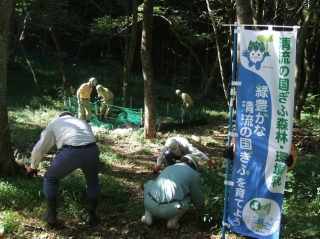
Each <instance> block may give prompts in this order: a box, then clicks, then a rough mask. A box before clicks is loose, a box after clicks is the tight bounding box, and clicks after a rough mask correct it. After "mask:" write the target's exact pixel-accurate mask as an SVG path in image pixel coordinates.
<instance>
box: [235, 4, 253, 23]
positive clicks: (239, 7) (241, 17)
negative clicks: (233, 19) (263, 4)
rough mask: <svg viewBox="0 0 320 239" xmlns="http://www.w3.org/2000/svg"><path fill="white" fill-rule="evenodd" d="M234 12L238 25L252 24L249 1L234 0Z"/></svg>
mask: <svg viewBox="0 0 320 239" xmlns="http://www.w3.org/2000/svg"><path fill="white" fill-rule="evenodd" d="M236 12H237V22H238V23H239V24H253V20H252V18H253V17H252V10H251V4H250V1H248V0H236Z"/></svg>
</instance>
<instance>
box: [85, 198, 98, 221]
mask: <svg viewBox="0 0 320 239" xmlns="http://www.w3.org/2000/svg"><path fill="white" fill-rule="evenodd" d="M97 205H98V199H90V198H88V209H89V210H88V211H89V214H88V217H87V224H88V225H91V224H93V223H96V222H98V221H100V218H99V217H98V216H97V215H96V209H97Z"/></svg>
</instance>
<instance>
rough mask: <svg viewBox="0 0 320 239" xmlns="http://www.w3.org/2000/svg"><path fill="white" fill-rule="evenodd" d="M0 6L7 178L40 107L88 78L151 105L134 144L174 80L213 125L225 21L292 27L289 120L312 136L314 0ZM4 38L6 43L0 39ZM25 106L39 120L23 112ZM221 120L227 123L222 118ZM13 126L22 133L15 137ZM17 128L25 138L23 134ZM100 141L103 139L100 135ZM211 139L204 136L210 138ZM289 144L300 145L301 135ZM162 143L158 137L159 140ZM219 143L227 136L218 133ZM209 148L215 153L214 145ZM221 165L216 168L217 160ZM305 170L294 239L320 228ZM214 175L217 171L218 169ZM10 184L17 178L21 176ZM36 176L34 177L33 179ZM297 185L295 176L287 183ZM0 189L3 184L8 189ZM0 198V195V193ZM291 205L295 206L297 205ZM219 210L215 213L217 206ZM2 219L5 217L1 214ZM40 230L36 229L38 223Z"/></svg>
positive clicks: (219, 104)
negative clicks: (302, 211)
mask: <svg viewBox="0 0 320 239" xmlns="http://www.w3.org/2000/svg"><path fill="white" fill-rule="evenodd" d="M0 4H1V6H0V15H1V20H0V27H1V29H3V30H2V31H1V34H2V35H1V36H2V38H1V39H0V40H1V41H0V58H1V64H0V67H1V69H0V111H1V112H0V113H1V118H0V132H1V134H0V173H1V175H4V176H15V175H19V173H20V172H21V171H19V165H20V164H17V154H16V150H17V149H18V150H19V151H20V154H19V155H20V156H19V157H20V159H22V161H23V160H27V158H28V157H29V155H30V150H31V149H32V145H33V144H34V143H35V142H36V140H37V138H38V137H39V133H40V132H41V129H43V127H45V123H47V121H46V120H45V119H42V117H43V116H41V117H39V114H40V115H42V113H43V112H47V113H46V115H45V116H44V118H46V119H48V118H49V116H52V115H53V113H52V111H53V112H54V113H56V111H55V110H59V109H60V110H61V109H62V108H63V105H62V103H63V101H64V99H65V98H66V97H68V96H73V95H74V94H75V90H76V89H77V88H78V87H79V85H80V84H82V83H83V82H85V81H87V79H89V78H90V77H92V76H94V77H96V78H97V79H98V81H99V83H101V84H102V85H105V86H106V87H108V88H110V89H112V91H113V92H114V93H115V95H116V97H119V98H121V99H122V104H123V105H124V106H128V104H129V99H130V98H131V97H132V98H133V107H134V108H144V109H145V110H146V112H150V115H148V114H147V115H146V119H145V122H146V126H145V128H144V132H143V135H141V134H142V133H141V132H140V134H138V136H137V138H138V142H142V141H143V140H142V138H144V139H148V138H150V139H152V138H155V139H157V138H159V135H158V134H157V132H156V127H155V117H154V115H155V112H156V109H157V107H156V106H157V104H158V103H159V102H160V104H161V102H167V101H170V102H172V103H173V104H178V102H179V99H177V97H176V96H175V95H174V91H175V89H177V88H180V89H182V90H183V91H186V92H188V93H190V94H192V96H193V98H194V100H195V101H196V102H197V104H199V105H201V106H204V107H206V109H207V114H208V117H209V116H211V121H210V120H209V121H210V122H214V124H217V122H219V120H220V119H221V117H220V113H221V114H222V115H225V117H227V116H228V112H227V111H228V107H229V105H228V103H229V88H230V81H231V75H232V67H231V66H232V64H231V60H232V56H233V54H232V47H233V27H232V26H225V25H224V24H231V25H232V24H233V23H234V22H238V23H245V24H255V25H257V26H258V25H262V24H263V25H278V26H281V25H284V26H294V25H298V26H300V29H299V31H298V42H297V56H296V59H297V62H296V79H295V113H294V117H295V120H296V124H299V123H301V122H303V120H305V118H304V117H307V125H308V127H305V126H306V125H305V124H303V128H304V129H306V130H307V129H312V130H307V131H308V132H307V133H305V132H304V133H302V134H303V135H304V136H307V137H312V140H310V142H314V143H316V142H318V136H319V134H318V131H317V126H316V125H317V123H318V121H317V120H315V119H317V118H316V117H315V115H316V114H317V113H318V110H319V97H318V95H319V91H320V88H319V80H320V79H319V75H320V74H319V69H320V67H319V56H320V54H319V53H320V52H319V48H320V47H319V31H318V30H319V17H320V8H319V4H320V3H319V1H317V0H310V1H308V0H299V1H292V0H283V1H280V0H279V1H277V0H273V1H272V0H251V1H248V0H237V1H233V0H231V1H230V0H215V1H209V0H205V1H188V0H187V1H175V0H172V1H170V0H168V1H157V0H155V1H150V0H144V1H138V0H133V1H117V0H114V1H99V0H98V1H93V0H89V1H82V0H80V1H55V0H48V1H47V0H36V1H8V0H3V1H1V2H0ZM6 23H7V24H6ZM251 28H252V29H264V28H263V27H251ZM280 30H281V29H280ZM283 30H285V29H283ZM5 33H8V34H7V35H6V34H5ZM6 36H7V39H8V41H7V42H3V39H5V37H6ZM8 53H9V54H8ZM142 96H144V97H142ZM29 111H31V112H33V113H35V115H36V116H38V118H37V117H35V118H34V117H33V116H31V115H29ZM216 112H219V116H217V118H218V119H219V120H218V121H217V119H216V118H215V117H213V119H214V120H212V116H215V114H216ZM223 113H224V114H223ZM310 116H311V119H312V120H311V121H310ZM223 119H224V121H225V122H226V121H227V118H223ZM21 120H22V121H23V122H21ZM310 122H311V123H310ZM15 125H17V127H15ZM217 125H219V124H217ZM29 127H30V128H29ZM210 127H212V126H208V127H207V128H204V129H203V128H201V130H202V131H203V132H206V133H208V132H209V134H210V132H211V131H210ZM23 129H27V130H23ZM31 129H32V133H30V131H31ZM193 131H196V129H193ZM21 132H24V134H23V135H21ZM298 132H299V133H301V132H300V131H298ZM179 133H185V132H182V131H181V132H179ZM192 133H193V134H194V132H192ZM220 133H221V132H220ZM187 134H191V133H190V131H187ZM199 134H200V133H199ZM24 135H27V136H28V137H27V138H25V137H22V136H24ZM142 136H143V137H142ZM188 136H189V137H191V136H190V135H188ZM99 137H100V136H99ZM114 137H118V136H114ZM141 137H142V138H141ZM210 137H211V138H212V135H209V138H210ZM297 137H298V136H297ZM101 140H102V141H103V142H104V140H106V139H104V138H103V139H101ZM125 140H126V139H125ZM212 140H213V139H208V140H207V141H208V142H209V143H212V142H211V141H212ZM108 142H109V141H108ZM157 142H158V141H157ZM208 142H206V143H208ZM296 142H297V144H298V142H299V143H300V144H301V140H297V141H296ZM161 143H162V142H161V140H160V141H159V142H158V144H159V145H161ZM203 143H204V142H203ZM215 143H216V144H218V142H215ZM219 143H220V144H221V145H224V144H225V142H224V141H223V140H221V141H220V142H219ZM143 144H145V142H144V143H143ZM207 145H208V144H207ZM209 145H210V144H209ZM300 146H301V147H300V148H303V149H305V148H307V149H308V150H307V152H308V153H309V151H310V147H308V146H306V145H305V144H302V145H300ZM147 148H148V149H147ZM298 148H299V146H298ZM311 149H312V147H311ZM212 150H213V152H215V151H216V153H217V157H220V155H219V152H221V148H219V147H218V148H215V149H212ZM142 151H147V155H148V154H152V157H153V156H155V154H156V151H157V150H155V152H153V151H152V150H150V146H149V147H146V148H145V147H143V150H142ZM302 151H303V150H302ZM311 151H312V150H311ZM118 153H119V152H118ZM120 154H121V153H120ZM115 157H116V158H118V157H117V156H115ZM150 157H151V156H150V155H149V158H150ZM302 157H303V156H302ZM305 157H306V158H307V159H308V160H306V162H305V163H306V165H309V163H310V161H311V162H312V160H314V155H311V156H310V155H309V154H307V156H305ZM107 158H108V157H107ZM111 158H112V157H111ZM124 158H126V157H124ZM128 158H129V157H128ZM128 160H129V159H128ZM317 161H318V160H317ZM317 161H316V162H317ZM121 164H124V162H122V163H121ZM20 166H21V165H20ZM218 166H219V165H218ZM148 167H149V168H150V167H152V166H150V165H149V166H148ZM148 167H147V168H148ZM220 167H221V168H220V169H222V172H223V169H224V167H225V165H224V163H223V162H221V165H220ZM312 167H313V166H311V168H312ZM149 168H148V169H149ZM301 168H306V169H307V168H308V166H306V167H304V166H303V165H302V167H301ZM313 168H315V167H313ZM309 169H310V167H309ZM315 169H316V168H315ZM145 170H146V171H147V169H145ZM309 171H310V170H309ZM312 172H314V173H315V174H312ZM312 172H308V173H307V172H305V171H303V172H301V173H302V175H304V176H302V177H301V178H303V177H305V175H308V178H310V177H311V176H310V175H313V176H312V177H311V178H310V180H313V179H315V182H314V184H313V183H312V186H311V184H309V185H308V186H303V188H304V189H305V190H306V191H308V193H307V192H304V191H303V192H302V191H300V192H299V194H294V195H293V198H291V199H290V200H293V201H294V199H296V198H299V199H304V198H305V197H308V196H306V195H311V196H309V197H310V198H308V200H307V202H306V203H308V205H309V204H310V202H312V203H311V204H312V208H311V209H310V211H309V210H307V214H308V215H310V217H307V218H308V219H310V221H308V220H307V219H306V218H304V219H305V220H307V221H308V222H310V225H309V226H307V231H308V233H306V232H305V230H302V229H301V233H300V234H299V235H301V236H300V237H301V238H303V236H302V235H309V236H314V235H315V234H316V235H317V233H319V231H318V229H315V228H314V227H313V225H317V223H316V222H319V220H318V219H317V218H318V213H319V197H318V195H319V194H317V189H318V188H317V186H316V185H317V182H319V177H317V171H312ZM131 173H132V172H131ZM216 173H217V172H216ZM204 175H205V173H204ZM214 176H216V177H217V178H220V177H219V175H218V173H217V174H214ZM295 176H296V175H295ZM75 177H76V176H75ZM212 177H213V176H212V175H210V174H209V176H208V177H205V178H206V179H205V180H208V179H209V180H215V179H213V178H212ZM222 178H223V177H221V178H220V179H222ZM4 179H6V180H9V179H7V178H4ZM6 180H4V181H1V182H5V181H6ZM70 180H71V181H72V180H74V179H70ZM137 181H139V180H137ZM7 182H8V181H7ZM309 182H310V181H309ZM16 183H17V184H19V181H17V182H16ZM38 183H41V182H40V180H39V181H38ZM300 186H301V185H298V184H295V187H299V188H300ZM30 187H31V188H29V192H30V191H31V192H32V191H33V190H35V189H33V187H34V186H30ZM134 187H136V185H134ZM66 188H68V187H67V186H66ZM208 188H209V186H208ZM7 189H8V190H9V191H10V190H11V189H10V187H9V188H8V187H7ZM7 189H6V190H7ZM3 190H4V188H3ZM216 190H218V191H211V192H210V190H209V193H212V195H217V194H221V188H219V187H218V188H217V189H216ZM299 190H302V189H299ZM299 190H298V191H299ZM294 192H296V191H294ZM10 193H13V195H12V194H10ZM10 193H9V194H8V195H7V196H8V197H9V198H10V197H16V195H15V194H14V192H12V191H10ZM20 194H21V192H20ZM2 195H5V194H2ZM21 195H24V194H21ZM21 195H20V196H19V197H18V198H20V197H21ZM315 195H316V196H315ZM24 196H25V195H24ZM26 198H29V197H28V196H26ZM1 200H5V196H3V198H2V199H1ZM65 203H66V204H67V202H65ZM3 205H4V209H6V210H7V209H8V208H10V210H9V212H12V213H13V215H16V210H17V209H19V208H20V207H19V206H18V207H17V208H14V207H12V205H11V204H10V203H9V204H8V205H6V204H3ZM294 205H295V206H296V204H295V203H294ZM42 206H43V205H42ZM28 210H34V208H32V209H30V208H29V209H28ZM77 210H78V209H77ZM77 210H75V211H77ZM215 210H218V209H217V208H214V209H212V210H209V212H208V213H209V214H210V215H211V214H216V211H215ZM295 210H297V209H295ZM13 211H14V212H13ZM36 211H39V209H38V208H37V209H36ZM218 211H219V210H218ZM66 212H68V213H70V209H69V210H68V209H66ZM73 212H74V211H72V213H73ZM295 212H297V211H295ZM72 213H71V215H73V214H72ZM9 214H10V213H9ZM35 214H37V212H36V213H35ZM217 214H218V215H221V214H220V212H219V213H217ZM1 216H2V217H4V216H3V215H1ZM9 218H10V217H9ZM2 219H3V218H2ZM4 219H5V221H8V222H9V221H10V222H11V221H12V220H11V218H10V220H9V219H8V217H7V216H5V217H4ZM295 220H296V219H295ZM217 221H219V222H220V221H221V219H220V218H219V216H218V217H217V218H215V222H217ZM300 222H301V221H300ZM301 223H302V222H301ZM302 224H303V223H302ZM28 225H29V224H28ZM211 226H212V225H211ZM304 226H306V225H304ZM215 227H216V226H215ZM284 227H285V226H284ZM8 228H9V230H12V231H13V232H12V233H13V235H14V233H15V232H14V230H16V226H15V225H9V226H8ZM297 228H299V227H297ZM35 229H36V230H37V228H35ZM211 229H212V227H211ZM216 229H217V228H216ZM39 230H40V231H41V230H42V227H40V229H39ZM299 230H300V229H299ZM206 232H208V231H206ZM148 233H150V232H148ZM285 233H287V234H285V235H286V236H288V238H289V236H290V235H292V234H291V232H285ZM209 234H210V232H209ZM217 234H219V233H218V232H217ZM153 237H154V235H153ZM154 238H156V237H154Z"/></svg>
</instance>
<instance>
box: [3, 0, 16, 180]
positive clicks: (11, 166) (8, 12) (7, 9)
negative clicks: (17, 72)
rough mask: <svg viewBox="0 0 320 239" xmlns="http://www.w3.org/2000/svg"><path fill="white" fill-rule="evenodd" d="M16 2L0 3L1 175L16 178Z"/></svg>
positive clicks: (6, 1)
mask: <svg viewBox="0 0 320 239" xmlns="http://www.w3.org/2000/svg"><path fill="white" fill-rule="evenodd" d="M15 4H16V1H12V0H2V1H0V29H1V30H0V115H1V117H0V175H5V176H15V175H16V170H15V159H14V156H13V149H12V145H11V135H10V129H9V120H8V109H7V62H8V49H9V42H10V38H11V35H12V31H11V30H12V29H11V26H12V23H13V17H14V9H15Z"/></svg>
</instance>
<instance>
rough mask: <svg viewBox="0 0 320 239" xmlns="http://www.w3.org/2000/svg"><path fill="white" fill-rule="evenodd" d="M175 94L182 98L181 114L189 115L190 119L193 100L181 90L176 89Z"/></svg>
mask: <svg viewBox="0 0 320 239" xmlns="http://www.w3.org/2000/svg"><path fill="white" fill-rule="evenodd" d="M176 95H177V96H179V97H181V99H182V106H181V107H182V109H183V110H182V112H181V115H182V117H184V116H185V115H189V117H190V121H191V120H192V111H193V107H194V103H193V100H192V99H191V97H190V96H189V95H188V94H187V93H183V92H181V90H179V89H178V90H176Z"/></svg>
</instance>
